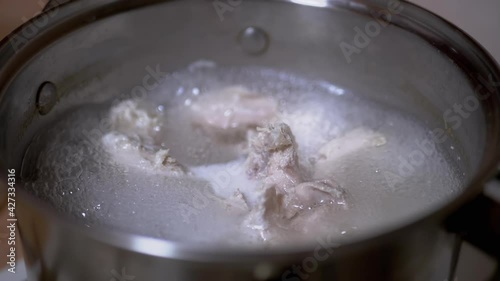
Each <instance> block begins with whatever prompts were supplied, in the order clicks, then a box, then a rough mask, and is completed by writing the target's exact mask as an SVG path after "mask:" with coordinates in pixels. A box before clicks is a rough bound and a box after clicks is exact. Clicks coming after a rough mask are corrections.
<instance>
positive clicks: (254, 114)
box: [190, 86, 278, 141]
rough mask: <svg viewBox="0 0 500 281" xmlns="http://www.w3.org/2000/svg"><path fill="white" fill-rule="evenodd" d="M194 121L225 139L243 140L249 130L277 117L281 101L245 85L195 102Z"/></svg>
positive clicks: (209, 95)
mask: <svg viewBox="0 0 500 281" xmlns="http://www.w3.org/2000/svg"><path fill="white" fill-rule="evenodd" d="M190 108H191V111H192V115H193V124H194V125H196V126H199V127H201V128H203V129H204V131H205V132H207V133H208V134H209V135H212V136H214V137H216V138H219V139H222V140H229V141H231V140H241V139H243V138H245V137H246V132H247V131H248V130H250V129H255V128H256V127H257V126H261V125H263V124H265V123H266V122H268V121H270V120H271V119H273V118H274V117H275V116H276V113H277V108H278V104H277V102H276V100H275V99H274V98H272V97H270V96H265V95H262V94H259V93H256V92H253V91H250V90H249V89H247V88H245V87H243V86H231V87H226V88H223V89H220V90H217V91H212V92H209V93H206V94H205V95H202V96H201V97H199V98H198V99H197V100H196V101H195V102H194V103H193V104H192V105H191V107H190Z"/></svg>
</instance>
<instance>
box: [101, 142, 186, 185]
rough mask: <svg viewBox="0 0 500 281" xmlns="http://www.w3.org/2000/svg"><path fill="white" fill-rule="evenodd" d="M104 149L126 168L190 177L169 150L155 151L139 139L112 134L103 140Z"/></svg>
mask: <svg viewBox="0 0 500 281" xmlns="http://www.w3.org/2000/svg"><path fill="white" fill-rule="evenodd" d="M102 141H103V144H104V147H105V148H106V150H107V151H108V152H110V154H111V156H112V157H113V160H114V161H116V162H117V163H119V164H121V165H124V166H126V167H134V168H138V169H141V170H144V171H145V172H148V173H154V174H158V173H161V174H164V175H168V176H183V175H188V174H189V171H188V169H187V168H186V167H184V166H183V165H182V164H180V163H179V162H177V160H176V159H175V158H173V157H172V156H170V155H169V151H168V150H167V149H158V150H154V149H151V148H146V147H144V146H143V145H142V144H141V142H140V141H139V140H138V139H134V138H131V137H128V136H126V135H123V134H120V133H117V132H110V133H108V134H106V135H104V137H103V138H102Z"/></svg>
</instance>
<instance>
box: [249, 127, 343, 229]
mask: <svg viewBox="0 0 500 281" xmlns="http://www.w3.org/2000/svg"><path fill="white" fill-rule="evenodd" d="M297 157H298V156H297V144H296V143H295V139H294V136H293V134H292V132H291V130H290V127H289V126H288V125H286V124H285V123H282V122H276V123H270V124H268V125H266V126H265V127H262V128H257V133H256V134H255V135H254V136H253V137H252V138H251V139H250V142H249V155H248V158H247V174H248V176H249V177H250V178H252V179H256V180H261V181H262V189H261V190H260V191H258V192H260V193H261V194H260V198H259V203H258V204H257V206H256V207H254V210H253V212H252V214H251V215H250V217H249V219H248V220H247V221H246V223H247V225H248V226H250V227H251V228H254V229H256V230H259V231H260V233H261V236H262V238H263V239H267V237H268V236H269V235H271V233H273V232H275V231H279V229H283V230H285V229H289V228H290V227H293V228H294V229H295V230H296V231H304V230H305V229H304V228H303V226H305V223H306V222H307V219H305V218H304V217H305V216H306V217H310V216H311V215H313V216H315V215H314V212H310V211H311V210H313V209H318V208H323V207H326V208H341V209H346V208H347V207H348V199H347V197H348V196H347V193H346V191H345V190H344V189H342V188H341V187H340V186H339V185H338V184H337V183H336V182H335V181H334V180H333V179H331V178H326V179H324V180H317V181H310V182H309V181H304V176H303V175H301V172H300V170H299V166H298V159H297Z"/></svg>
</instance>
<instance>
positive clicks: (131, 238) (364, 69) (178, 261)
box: [0, 0, 500, 281]
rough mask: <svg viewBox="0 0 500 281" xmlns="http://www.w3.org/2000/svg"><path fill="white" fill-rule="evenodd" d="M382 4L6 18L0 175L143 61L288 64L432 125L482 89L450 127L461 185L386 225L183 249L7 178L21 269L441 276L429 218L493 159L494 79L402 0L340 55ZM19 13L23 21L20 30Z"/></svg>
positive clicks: (126, 86)
mask: <svg viewBox="0 0 500 281" xmlns="http://www.w3.org/2000/svg"><path fill="white" fill-rule="evenodd" d="M236 2H237V1H235V2H232V3H236ZM238 3H240V2H238ZM388 3H389V2H388V1H382V0H380V1H363V0H358V1H341V0H338V1H326V0H325V1H298V0H296V1H250V0H247V1H243V2H241V3H240V4H238V5H235V6H232V9H231V11H228V12H226V13H224V14H223V18H221V17H220V16H219V15H220V14H218V13H217V10H215V9H214V6H213V5H212V2H210V1H160V0H155V1H153V0H147V1H116V0H99V1H98V0H88V1H76V2H72V3H69V4H65V5H63V6H61V7H59V8H55V9H53V10H50V11H48V13H47V14H46V15H47V16H48V19H49V20H48V22H47V23H46V24H44V25H41V26H40V25H38V26H36V27H37V32H36V34H35V36H33V37H30V38H27V37H26V36H25V35H22V34H23V28H21V29H19V30H18V31H17V33H15V34H14V37H15V36H16V35H18V36H24V37H22V38H21V39H23V40H18V41H15V42H16V43H15V44H13V43H12V41H11V42H7V41H4V42H3V44H2V46H1V47H0V66H1V69H0V85H1V88H0V95H1V96H0V120H2V123H1V124H0V131H1V132H2V134H1V137H0V155H1V156H2V157H1V158H0V166H1V167H2V171H0V173H1V174H0V177H2V179H3V178H4V177H5V171H4V170H5V169H4V168H7V167H8V168H12V167H16V168H19V167H20V165H21V161H22V155H23V152H24V151H25V149H26V147H27V145H28V144H29V142H30V140H31V137H32V135H33V134H34V132H35V131H36V130H38V129H39V128H43V127H44V126H45V125H46V124H49V123H50V122H51V121H52V120H55V119H57V118H58V116H59V114H60V113H62V112H64V111H65V110H67V109H70V108H72V107H75V106H78V105H81V104H85V103H93V102H96V103H97V102H100V101H103V100H107V99H110V98H112V96H113V95H117V94H119V93H123V92H130V89H132V88H133V87H134V86H135V85H137V83H140V81H141V79H142V76H143V75H144V74H143V73H144V68H145V67H146V66H156V65H159V66H160V68H161V69H162V70H163V71H165V72H168V71H173V70H175V69H178V68H181V67H184V66H186V65H188V64H189V63H190V62H192V61H195V60H198V59H200V58H204V59H210V60H214V61H217V62H218V63H219V64H221V65H236V66H237V65H261V66H268V67H273V68H278V69H286V70H291V71H293V72H295V73H299V74H302V75H305V76H309V77H315V78H320V79H325V80H328V81H332V82H335V83H336V84H339V85H340V86H342V87H344V88H346V89H350V90H351V91H354V92H356V93H359V94H361V95H367V96H369V97H370V98H372V99H375V100H381V101H384V102H385V103H388V104H390V105H391V106H394V107H398V108H401V109H403V110H405V111H407V112H408V113H409V114H412V115H414V116H416V117H417V118H420V119H421V120H422V121H423V122H426V123H427V124H428V125H429V127H431V128H439V127H441V126H442V125H443V124H442V122H443V120H442V113H443V112H444V111H446V110H448V109H449V108H450V107H451V106H453V104H455V103H460V102H461V101H463V100H464V99H465V98H467V97H469V96H471V95H476V94H477V93H475V92H474V89H475V88H476V87H477V86H482V89H487V90H488V93H490V94H489V95H488V98H487V99H484V100H482V102H481V109H480V110H476V111H474V112H473V114H471V115H470V116H469V117H468V118H466V119H464V120H463V125H462V126H460V127H459V128H457V130H456V131H455V137H456V138H457V139H458V142H459V143H460V144H461V146H462V149H463V153H464V155H465V156H466V158H467V161H465V163H464V164H463V165H464V167H463V168H464V169H468V170H469V171H471V172H472V174H471V176H470V178H469V183H468V188H467V189H466V190H465V191H464V192H463V193H462V194H460V195H459V196H457V197H456V198H453V200H452V201H451V202H448V203H447V204H444V205H443V206H440V207H439V208H437V209H436V210H429V212H428V214H425V215H422V216H421V217H418V218H414V219H413V220H409V221H407V222H406V223H405V224H403V225H400V226H398V227H396V228H394V229H387V230H386V231H384V232H383V233H370V234H367V236H366V237H363V239H359V240H356V241H352V242H351V243H349V244H345V245H341V246H335V245H331V244H329V242H328V241H324V242H321V243H320V242H318V244H316V245H311V246H307V247H305V246H304V247H300V248H299V247H290V248H283V249H276V250H273V251H249V250H246V251H244V250H235V249H213V248H210V247H207V248H195V247H192V246H190V245H186V244H182V243H175V242H171V241H162V240H157V239H151V238H147V237H141V236H137V235H129V234H125V233H116V232H112V231H109V230H106V229H96V228H93V229H87V228H85V227H82V226H79V225H75V224H73V223H72V222H70V221H68V220H66V219H65V218H64V217H62V216H60V215H58V214H56V213H54V212H53V211H52V209H50V208H49V207H48V206H46V205H45V204H43V202H40V201H39V200H37V199H35V198H34V197H33V196H31V195H29V194H27V193H25V192H23V191H21V190H20V191H18V193H19V204H20V206H19V207H18V213H17V215H18V217H19V226H20V229H21V236H22V239H23V242H24V245H25V252H26V258H27V266H28V270H29V275H30V280H112V278H115V280H119V279H117V278H118V277H117V276H116V275H119V276H121V277H123V275H127V276H134V278H137V280H158V279H166V280H236V279H238V280H301V279H304V280H426V281H427V280H444V279H445V278H446V276H447V275H448V273H449V265H450V264H451V249H452V246H453V239H452V237H453V234H449V233H446V232H445V231H443V228H442V227H441V224H442V222H443V220H444V219H445V218H446V217H447V216H448V215H449V214H450V213H451V212H453V211H454V210H456V209H457V208H458V207H460V206H462V205H463V204H464V203H465V202H467V201H470V200H473V199H474V198H475V197H476V196H477V195H478V194H480V193H481V191H482V186H483V183H484V182H485V181H486V180H488V179H489V177H490V176H491V175H492V174H493V173H494V172H495V167H496V164H497V163H498V159H499V152H498V151H497V150H496V149H495V148H496V147H498V145H499V144H500V143H499V142H500V139H499V132H500V116H499V115H500V111H499V109H500V106H499V105H500V102H499V88H498V87H488V85H486V84H487V82H485V80H486V81H487V80H488V79H489V78H488V77H491V80H492V81H500V72H499V70H498V66H497V65H496V64H495V63H494V62H493V60H492V59H491V58H490V57H489V56H488V55H487V54H486V52H485V51H484V50H482V48H481V47H480V46H479V45H478V44H477V43H475V42H474V41H473V40H472V39H470V38H469V37H468V36H466V35H465V34H463V33H462V32H461V31H459V30H457V29H456V28H454V27H453V26H451V25H449V24H448V23H446V22H445V21H443V20H442V19H440V18H438V17H436V16H434V15H432V14H430V13H428V12H426V11H424V10H422V9H420V8H418V7H416V6H414V5H412V4H409V3H405V2H401V5H402V6H403V8H404V9H403V11H402V12H401V13H399V14H392V15H391V16H390V19H389V18H387V16H386V17H385V19H386V20H388V21H389V22H390V23H391V25H389V26H386V27H385V28H384V29H383V32H382V31H381V32H380V34H379V35H377V37H376V38H373V40H372V41H371V43H370V45H369V46H367V47H366V48H363V49H362V50H361V52H360V53H359V54H356V55H354V56H352V57H351V61H350V62H348V60H346V57H345V56H344V53H343V52H342V50H341V49H340V48H339V44H340V43H342V42H348V41H351V42H352V40H353V38H355V36H356V30H355V28H356V27H364V26H365V25H366V24H367V23H369V22H372V21H374V20H377V19H378V18H374V17H373V14H374V13H373V11H380V10H386V9H387V7H388ZM302 4H303V5H302ZM307 4H315V5H314V7H313V6H308V5H307ZM381 15H383V14H381ZM42 16H43V15H42ZM30 24H31V25H33V24H34V21H32V22H28V23H27V24H26V25H25V26H24V28H26V27H27V26H30ZM248 26H258V27H260V28H262V29H263V30H265V32H266V33H267V34H268V36H269V38H270V44H269V47H268V49H267V50H266V52H265V53H263V54H262V55H259V56H255V55H250V54H248V53H245V52H244V51H242V49H241V48H240V46H238V43H237V37H238V34H240V32H241V30H243V29H244V28H246V27H248ZM11 38H13V37H11ZM424 42H427V43H424ZM201 46H202V47H201ZM436 50H439V51H440V53H439V52H436ZM443 55H444V56H443ZM47 70H49V71H47ZM43 81H52V82H53V83H54V84H55V85H56V86H57V88H58V92H59V94H60V102H59V103H58V104H57V105H56V106H54V108H53V109H52V110H51V112H50V113H49V114H47V115H45V116H40V115H39V114H38V113H37V111H36V99H35V96H36V92H37V89H38V87H39V85H40V83H42V82H43ZM68 257H71V258H68ZM438 261H443V262H438ZM443 264H444V266H443ZM297 267H300V268H302V269H301V271H297ZM294 271H295V272H298V273H297V274H296V275H293V274H292V273H293V272H294Z"/></svg>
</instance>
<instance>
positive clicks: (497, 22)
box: [0, 0, 500, 281]
mask: <svg viewBox="0 0 500 281" xmlns="http://www.w3.org/2000/svg"><path fill="white" fill-rule="evenodd" d="M83 1H84V0H83ZM47 2H48V0H0V38H3V37H5V36H7V35H8V34H9V33H10V32H11V31H12V30H13V29H15V28H16V27H18V26H19V25H21V24H23V23H24V22H25V21H27V20H28V19H30V18H31V17H33V16H35V15H37V13H39V12H40V10H41V9H42V8H43V7H44V6H45V5H46V3H47ZM411 2H414V3H416V4H419V5H421V6H423V7H425V8H427V9H429V10H431V11H433V12H435V13H436V14H438V15H440V16H442V17H444V18H445V19H447V20H449V21H451V22H452V23H454V24H455V25H457V26H458V27H460V28H462V29H463V30H464V31H466V32H467V33H469V34H470V35H471V36H472V37H473V38H475V39H476V40H477V41H478V42H479V43H481V44H482V45H483V46H484V47H485V48H486V49H487V50H488V51H489V52H490V53H491V54H492V55H493V56H494V57H495V58H496V60H497V61H498V62H500V31H499V30H500V0H412V1H411ZM0 190H2V191H1V192H0V201H1V203H0V207H3V206H5V204H4V203H5V195H4V194H5V193H4V190H3V188H1V189H0ZM5 214H6V212H5V210H0V217H1V218H0V219H1V220H0V221H2V222H3V221H5V219H3V218H4V216H5ZM4 229H5V227H2V228H1V230H0V240H2V241H1V243H0V253H5V252H6V243H5V240H4V239H3V236H1V235H2V234H3V233H2V232H4ZM4 264H5V255H3V254H2V255H1V256H0V268H2V267H3V265H4ZM494 269H495V263H494V261H493V260H492V259H490V258H489V257H487V256H485V255H483V254H482V253H480V252H479V251H477V250H475V249H474V248H472V247H470V246H468V245H465V246H464V247H463V249H462V255H461V258H460V264H459V269H458V278H457V280H459V281H486V280H487V278H488V277H489V276H491V275H492V273H493V271H494ZM5 273H6V272H5ZM5 273H4V272H1V270H0V281H11V280H12V281H15V280H23V279H24V278H23V277H22V276H20V275H17V274H16V275H17V276H12V275H11V274H9V273H6V274H5Z"/></svg>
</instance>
